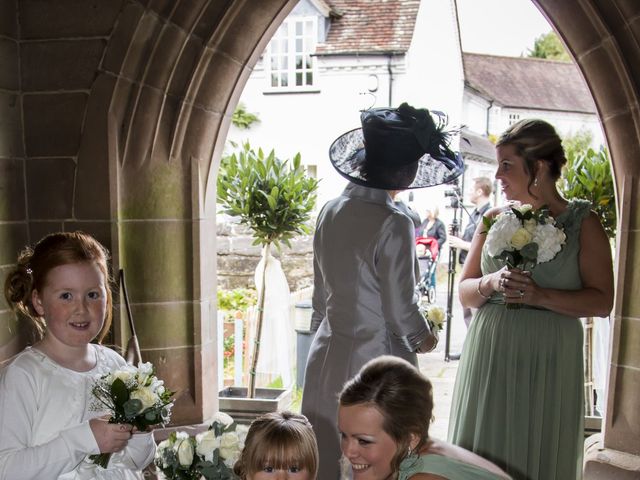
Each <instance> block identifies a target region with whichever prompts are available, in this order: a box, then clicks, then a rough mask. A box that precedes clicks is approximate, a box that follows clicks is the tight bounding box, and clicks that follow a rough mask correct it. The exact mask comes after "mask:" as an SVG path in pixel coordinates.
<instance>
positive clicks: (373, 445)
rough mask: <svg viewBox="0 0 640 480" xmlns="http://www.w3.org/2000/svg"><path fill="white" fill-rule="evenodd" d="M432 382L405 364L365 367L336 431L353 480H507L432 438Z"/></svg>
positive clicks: (351, 385)
mask: <svg viewBox="0 0 640 480" xmlns="http://www.w3.org/2000/svg"><path fill="white" fill-rule="evenodd" d="M432 390H433V389H432V387H431V382H430V381H429V380H428V379H427V378H425V377H424V376H423V375H422V374H421V373H420V371H419V370H418V369H417V368H416V367H414V366H413V365H411V364H410V363H409V362H407V361H406V360H403V359H400V358H398V357H392V356H390V355H385V356H381V357H378V358H376V359H375V360H371V361H369V362H368V363H366V364H365V365H364V366H363V367H362V368H361V369H360V371H359V372H358V373H357V374H356V375H355V376H354V377H353V378H352V379H351V380H349V381H348V382H347V383H346V384H345V386H344V388H343V390H342V392H341V393H340V406H339V409H338V428H339V430H340V437H341V449H342V454H343V458H344V460H345V461H347V462H349V464H350V470H351V472H350V473H351V474H352V478H353V480H360V479H362V480H365V479H366V480H388V479H397V480H408V479H411V480H436V479H437V480H442V479H452V480H504V479H508V478H510V477H509V476H508V475H507V474H506V473H504V472H503V471H502V470H500V468H498V467H497V466H495V465H494V464H492V463H491V462H489V461H487V460H485V459H484V458H482V457H480V456H478V455H476V454H474V453H472V452H469V451H468V450H465V449H464V448H461V447H458V446H455V445H451V444H449V443H447V442H443V441H440V440H436V439H433V438H430V437H429V424H430V423H431V417H432V414H433V395H432Z"/></svg>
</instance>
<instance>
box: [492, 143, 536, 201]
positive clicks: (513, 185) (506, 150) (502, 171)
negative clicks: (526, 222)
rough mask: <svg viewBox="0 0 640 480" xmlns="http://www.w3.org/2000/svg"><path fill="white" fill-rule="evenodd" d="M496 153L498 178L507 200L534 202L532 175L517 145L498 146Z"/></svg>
mask: <svg viewBox="0 0 640 480" xmlns="http://www.w3.org/2000/svg"><path fill="white" fill-rule="evenodd" d="M496 155H497V157H498V170H497V171H496V180H498V181H500V186H501V189H502V193H503V194H504V196H505V197H506V198H507V200H518V201H520V202H522V203H532V196H531V193H529V181H530V178H531V177H530V174H529V172H528V171H527V168H526V164H525V161H524V158H522V157H521V156H520V155H518V154H517V153H516V147H515V146H514V145H511V144H504V145H500V146H499V147H497V148H496Z"/></svg>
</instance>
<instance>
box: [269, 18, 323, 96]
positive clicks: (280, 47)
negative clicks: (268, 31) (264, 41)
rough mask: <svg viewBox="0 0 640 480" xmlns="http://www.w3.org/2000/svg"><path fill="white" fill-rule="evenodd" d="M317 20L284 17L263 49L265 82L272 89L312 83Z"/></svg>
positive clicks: (300, 86)
mask: <svg viewBox="0 0 640 480" xmlns="http://www.w3.org/2000/svg"><path fill="white" fill-rule="evenodd" d="M316 38H317V20H316V18H314V17H298V18H287V19H286V20H285V21H284V23H283V24H282V25H280V28H278V31H277V32H276V34H275V35H274V36H273V38H272V39H271V42H270V43H269V47H268V49H267V51H268V55H269V61H268V62H267V69H268V73H269V75H268V78H269V82H270V83H269V85H270V87H271V88H273V89H292V90H295V89H305V88H309V87H312V86H313V85H314V76H315V61H316V59H315V57H313V56H312V54H313V53H314V52H315V49H316Z"/></svg>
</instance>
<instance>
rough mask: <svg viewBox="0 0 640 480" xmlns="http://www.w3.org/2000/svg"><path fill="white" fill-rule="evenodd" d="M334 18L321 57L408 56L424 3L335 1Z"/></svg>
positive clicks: (319, 50) (409, 0) (410, 0)
mask: <svg viewBox="0 0 640 480" xmlns="http://www.w3.org/2000/svg"><path fill="white" fill-rule="evenodd" d="M328 3H329V4H330V5H331V8H332V11H333V12H334V13H336V14H337V15H335V16H334V18H333V19H332V22H331V26H330V28H329V32H328V33H327V38H326V41H325V42H324V43H321V44H318V47H317V49H316V53H317V54H318V55H345V54H354V55H358V54H360V55H362V54H373V53H405V52H406V51H407V50H408V49H409V46H410V45H411V39H412V38H413V30H414V28H415V24H416V17H417V16H418V9H419V7H420V0H386V1H384V2H381V1H380V0H331V1H328Z"/></svg>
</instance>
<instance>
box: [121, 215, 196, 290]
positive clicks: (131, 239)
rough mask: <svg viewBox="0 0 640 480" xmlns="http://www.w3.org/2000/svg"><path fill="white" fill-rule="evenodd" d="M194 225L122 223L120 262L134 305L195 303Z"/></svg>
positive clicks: (187, 223) (180, 223) (146, 221)
mask: <svg viewBox="0 0 640 480" xmlns="http://www.w3.org/2000/svg"><path fill="white" fill-rule="evenodd" d="M192 229H193V226H192V223H191V222H190V221H170V220H166V221H153V220H145V221H140V222H138V221H127V222H121V223H120V262H121V266H122V268H124V269H125V271H126V272H127V284H128V287H129V297H130V299H131V301H132V302H133V303H147V302H175V301H187V302H190V301H192V300H193V239H192Z"/></svg>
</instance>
